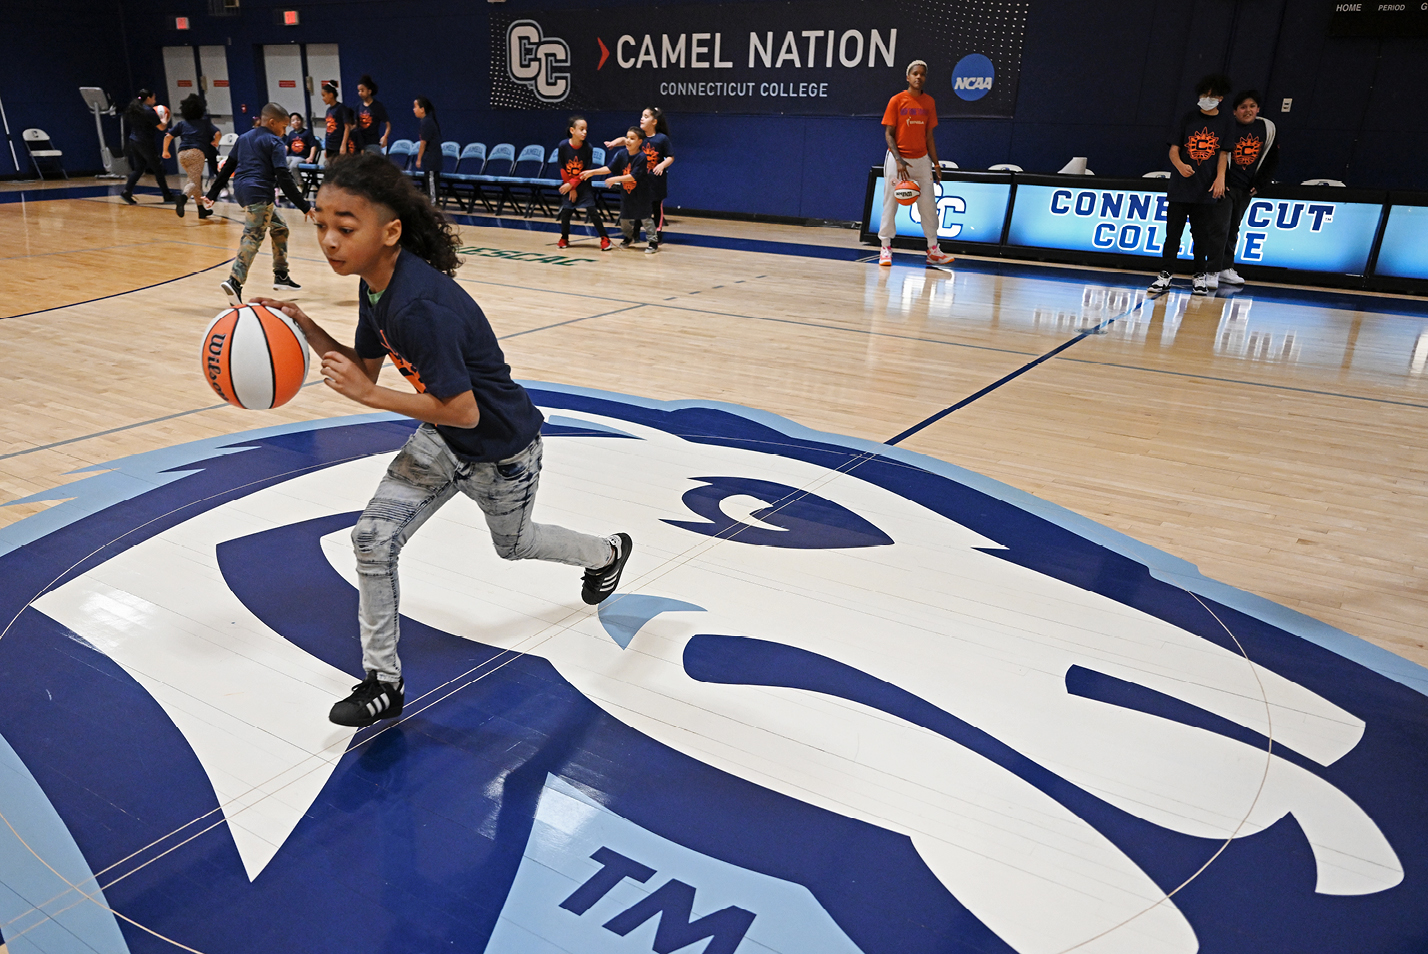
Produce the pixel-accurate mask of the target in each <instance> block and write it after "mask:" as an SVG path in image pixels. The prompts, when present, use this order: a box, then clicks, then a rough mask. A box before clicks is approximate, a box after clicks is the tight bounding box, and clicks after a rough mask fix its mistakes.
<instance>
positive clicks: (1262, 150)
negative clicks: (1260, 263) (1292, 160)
mask: <svg viewBox="0 0 1428 954" xmlns="http://www.w3.org/2000/svg"><path fill="white" fill-rule="evenodd" d="M1233 102H1234V113H1233V116H1234V117H1235V122H1234V124H1233V125H1232V126H1231V127H1230V138H1229V139H1228V140H1227V141H1226V144H1227V145H1228V146H1229V150H1230V162H1229V167H1228V172H1227V174H1226V176H1225V200H1224V202H1223V203H1221V204H1222V205H1224V207H1225V208H1224V210H1223V211H1224V213H1225V252H1224V258H1223V260H1222V261H1221V263H1220V264H1221V265H1223V266H1224V267H1223V268H1222V269H1221V270H1220V281H1222V282H1224V283H1225V284H1226V285H1243V284H1244V283H1245V280H1244V279H1243V278H1241V277H1240V274H1239V272H1237V271H1235V249H1236V248H1237V247H1238V245H1239V241H1240V220H1241V219H1242V218H1244V214H1245V209H1247V208H1249V204H1250V198H1251V197H1252V196H1254V195H1255V194H1256V193H1258V192H1259V190H1260V189H1263V188H1264V187H1265V186H1267V185H1269V183H1270V182H1271V181H1272V180H1273V178H1274V170H1275V169H1276V168H1278V166H1279V143H1277V142H1275V132H1276V130H1275V128H1274V122H1273V121H1272V120H1268V119H1264V118H1261V117H1260V115H1259V92H1258V91H1257V90H1252V89H1247V90H1245V91H1244V92H1242V93H1237V94H1235V98H1234V101H1233Z"/></svg>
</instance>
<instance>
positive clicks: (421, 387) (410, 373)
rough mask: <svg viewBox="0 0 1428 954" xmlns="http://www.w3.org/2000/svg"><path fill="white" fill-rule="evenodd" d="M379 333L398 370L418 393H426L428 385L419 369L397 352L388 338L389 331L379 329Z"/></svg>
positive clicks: (383, 345)
mask: <svg viewBox="0 0 1428 954" xmlns="http://www.w3.org/2000/svg"><path fill="white" fill-rule="evenodd" d="M377 334H378V335H379V336H380V337H381V339H382V347H383V348H386V349H387V354H389V355H391V356H392V364H395V365H396V366H397V370H398V371H400V372H401V373H402V377H404V378H406V379H407V381H408V383H410V384H411V386H412V387H414V388H416V391H417V393H418V394H425V393H426V385H425V384H423V383H422V380H421V375H420V374H418V373H417V369H416V368H414V367H412V363H411V362H410V361H408V360H407V359H406V358H403V357H402V356H401V355H400V354H398V353H397V349H396V348H393V347H392V343H391V342H390V341H388V340H387V333H386V332H385V331H380V330H379V331H378V332H377Z"/></svg>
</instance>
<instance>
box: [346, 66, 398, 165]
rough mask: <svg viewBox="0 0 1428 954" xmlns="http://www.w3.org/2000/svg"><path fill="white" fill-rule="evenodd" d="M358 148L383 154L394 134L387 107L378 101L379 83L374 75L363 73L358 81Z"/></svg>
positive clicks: (356, 111)
mask: <svg viewBox="0 0 1428 954" xmlns="http://www.w3.org/2000/svg"><path fill="white" fill-rule="evenodd" d="M357 99H358V103H357V108H356V109H355V110H354V112H355V113H356V115H357V128H356V129H355V130H353V132H354V133H355V134H356V136H357V148H358V149H359V150H360V151H362V152H375V153H376V154H377V155H379V156H380V155H382V154H383V153H385V152H386V151H387V137H388V136H390V135H391V134H392V123H391V120H390V119H388V118H387V107H385V106H383V105H382V104H381V103H380V102H378V101H377V83H376V81H375V80H373V79H372V77H370V76H367V75H363V77H362V78H361V79H360V80H358V81H357Z"/></svg>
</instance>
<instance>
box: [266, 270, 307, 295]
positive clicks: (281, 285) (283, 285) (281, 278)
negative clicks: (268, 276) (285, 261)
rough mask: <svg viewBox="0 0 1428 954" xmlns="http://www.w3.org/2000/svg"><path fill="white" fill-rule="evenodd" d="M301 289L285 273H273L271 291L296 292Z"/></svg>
mask: <svg viewBox="0 0 1428 954" xmlns="http://www.w3.org/2000/svg"><path fill="white" fill-rule="evenodd" d="M301 287H302V286H301V285H299V284H298V283H297V282H295V281H293V280H292V276H290V275H288V273H287V272H274V273H273V291H297V290H298V289H299V288H301Z"/></svg>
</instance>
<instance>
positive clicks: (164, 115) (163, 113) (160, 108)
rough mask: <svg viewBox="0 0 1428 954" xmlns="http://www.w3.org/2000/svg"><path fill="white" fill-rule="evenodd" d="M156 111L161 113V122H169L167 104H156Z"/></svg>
mask: <svg viewBox="0 0 1428 954" xmlns="http://www.w3.org/2000/svg"><path fill="white" fill-rule="evenodd" d="M154 112H156V113H158V114H159V122H161V123H167V122H168V121H169V108H168V107H167V106H155V107H154Z"/></svg>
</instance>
